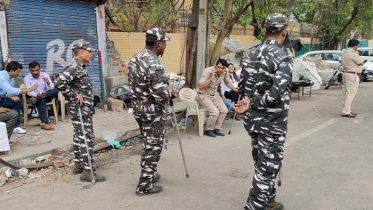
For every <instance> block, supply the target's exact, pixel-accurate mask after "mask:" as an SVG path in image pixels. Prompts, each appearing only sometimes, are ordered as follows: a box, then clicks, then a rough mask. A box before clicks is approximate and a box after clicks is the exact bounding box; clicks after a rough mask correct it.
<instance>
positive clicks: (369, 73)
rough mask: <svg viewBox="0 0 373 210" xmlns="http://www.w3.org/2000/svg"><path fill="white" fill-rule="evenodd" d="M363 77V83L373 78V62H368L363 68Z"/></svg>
mask: <svg viewBox="0 0 373 210" xmlns="http://www.w3.org/2000/svg"><path fill="white" fill-rule="evenodd" d="M363 73H364V74H363V75H364V76H363V77H362V78H361V79H362V80H363V81H366V80H368V79H371V78H373V62H372V61H367V62H366V63H365V64H364V66H363Z"/></svg>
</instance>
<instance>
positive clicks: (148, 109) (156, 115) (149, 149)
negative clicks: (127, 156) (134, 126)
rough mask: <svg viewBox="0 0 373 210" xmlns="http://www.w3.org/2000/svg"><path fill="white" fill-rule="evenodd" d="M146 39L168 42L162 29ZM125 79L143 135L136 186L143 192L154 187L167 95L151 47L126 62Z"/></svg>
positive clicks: (151, 30) (161, 73)
mask: <svg viewBox="0 0 373 210" xmlns="http://www.w3.org/2000/svg"><path fill="white" fill-rule="evenodd" d="M146 34H147V40H149V39H151V38H152V37H153V38H154V39H155V40H149V41H162V40H165V41H168V40H170V39H169V38H168V37H166V36H165V34H164V32H163V31H162V30H160V29H157V28H153V29H150V30H148V31H147V32H146ZM128 75H129V78H128V82H129V86H130V89H131V93H132V102H131V103H132V108H133V111H134V112H133V114H134V117H135V119H136V121H137V123H138V124H139V126H140V129H141V135H142V137H143V150H142V157H141V176H140V180H139V185H138V187H137V189H136V192H137V194H143V193H145V192H147V191H149V190H151V189H152V188H153V184H152V181H153V179H154V177H155V175H156V172H157V162H158V161H159V159H160V157H161V152H162V147H163V141H164V134H165V127H164V125H165V120H166V106H167V105H168V103H169V100H170V95H169V91H168V89H167V78H166V75H165V72H164V69H163V66H162V64H161V62H160V60H159V58H158V56H157V55H156V54H155V53H154V52H153V51H152V50H150V49H144V50H143V51H141V52H139V53H137V54H136V55H135V56H134V57H133V58H132V59H131V61H130V62H129V64H128Z"/></svg>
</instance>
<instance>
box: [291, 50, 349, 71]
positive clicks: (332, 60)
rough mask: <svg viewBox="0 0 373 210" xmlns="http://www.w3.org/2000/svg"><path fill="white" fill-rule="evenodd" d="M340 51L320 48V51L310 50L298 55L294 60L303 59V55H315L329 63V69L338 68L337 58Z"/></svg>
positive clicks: (339, 55)
mask: <svg viewBox="0 0 373 210" xmlns="http://www.w3.org/2000/svg"><path fill="white" fill-rule="evenodd" d="M341 55H342V51H339V50H320V51H311V52H308V53H305V54H303V55H300V56H298V57H296V58H295V60H296V61H298V60H303V58H305V57H315V56H321V58H322V59H323V60H324V61H326V62H327V63H329V64H330V68H331V69H338V67H339V66H340V65H341V63H340V61H339V59H340V58H341Z"/></svg>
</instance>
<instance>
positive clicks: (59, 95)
mask: <svg viewBox="0 0 373 210" xmlns="http://www.w3.org/2000/svg"><path fill="white" fill-rule="evenodd" d="M57 99H58V101H59V102H60V103H59V104H58V103H57V110H59V109H60V108H61V121H62V122H64V121H65V116H66V115H65V113H66V111H65V110H66V108H65V103H66V102H65V96H63V95H62V93H61V92H58V96H57Z"/></svg>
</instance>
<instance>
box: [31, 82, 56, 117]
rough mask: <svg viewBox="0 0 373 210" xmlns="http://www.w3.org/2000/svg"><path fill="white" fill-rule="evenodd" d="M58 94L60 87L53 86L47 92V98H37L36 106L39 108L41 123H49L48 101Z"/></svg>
mask: <svg viewBox="0 0 373 210" xmlns="http://www.w3.org/2000/svg"><path fill="white" fill-rule="evenodd" d="M57 95H58V89H56V88H53V89H52V90H48V91H47V92H46V94H45V98H43V99H38V100H37V102H36V104H35V106H36V108H37V109H38V112H39V116H40V120H41V123H48V116H47V103H48V102H50V101H52V99H53V98H54V97H56V96H57Z"/></svg>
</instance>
